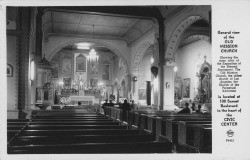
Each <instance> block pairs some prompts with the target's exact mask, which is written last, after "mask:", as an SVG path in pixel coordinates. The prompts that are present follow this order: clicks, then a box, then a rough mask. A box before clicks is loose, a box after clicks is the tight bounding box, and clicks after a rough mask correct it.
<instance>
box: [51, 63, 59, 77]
mask: <svg viewBox="0 0 250 160" xmlns="http://www.w3.org/2000/svg"><path fill="white" fill-rule="evenodd" d="M58 69H59V64H58V63H53V65H52V69H51V78H58Z"/></svg>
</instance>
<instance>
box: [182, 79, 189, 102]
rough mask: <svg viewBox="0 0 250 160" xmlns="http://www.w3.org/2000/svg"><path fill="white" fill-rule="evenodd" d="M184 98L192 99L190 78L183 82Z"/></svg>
mask: <svg viewBox="0 0 250 160" xmlns="http://www.w3.org/2000/svg"><path fill="white" fill-rule="evenodd" d="M183 98H190V78H186V79H184V81H183Z"/></svg>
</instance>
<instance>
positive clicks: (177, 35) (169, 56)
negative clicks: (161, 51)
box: [165, 15, 208, 61]
mask: <svg viewBox="0 0 250 160" xmlns="http://www.w3.org/2000/svg"><path fill="white" fill-rule="evenodd" d="M200 19H204V20H205V21H206V22H208V19H206V17H203V16H202V15H191V16H190V15H187V16H186V17H184V20H183V21H181V23H179V24H178V25H177V26H176V27H174V28H176V29H175V30H174V32H173V34H172V35H171V37H170V39H169V43H168V45H167V48H166V52H165V59H166V60H170V61H173V60H174V57H175V51H176V49H177V48H178V45H179V43H180V42H179V41H180V39H181V35H182V34H183V33H184V32H185V31H186V29H187V28H188V27H189V26H190V25H191V24H193V23H194V22H196V21H198V20H200Z"/></svg>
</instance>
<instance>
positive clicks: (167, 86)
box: [162, 65, 175, 110]
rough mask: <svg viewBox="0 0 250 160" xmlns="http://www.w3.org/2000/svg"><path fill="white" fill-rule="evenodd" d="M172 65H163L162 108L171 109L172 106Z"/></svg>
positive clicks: (173, 73) (173, 74)
mask: <svg viewBox="0 0 250 160" xmlns="http://www.w3.org/2000/svg"><path fill="white" fill-rule="evenodd" d="M174 76H175V72H174V66H173V65H170V66H168V65H165V66H164V86H163V87H162V88H163V89H164V96H163V97H164V107H163V109H164V110H172V109H173V106H174Z"/></svg>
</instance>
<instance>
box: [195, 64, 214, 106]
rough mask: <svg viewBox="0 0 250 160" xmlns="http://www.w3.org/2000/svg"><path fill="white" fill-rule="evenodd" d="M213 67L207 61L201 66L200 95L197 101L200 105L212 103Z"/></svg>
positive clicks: (199, 74) (199, 75)
mask: <svg viewBox="0 0 250 160" xmlns="http://www.w3.org/2000/svg"><path fill="white" fill-rule="evenodd" d="M211 71H212V66H211V65H210V64H209V63H207V62H206V61H205V62H204V63H203V64H202V65H201V67H200V70H199V73H198V74H197V76H198V77H199V83H198V95H197V100H198V101H199V102H200V103H210V102H211V98H212V89H211V87H212V81H211Z"/></svg>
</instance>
